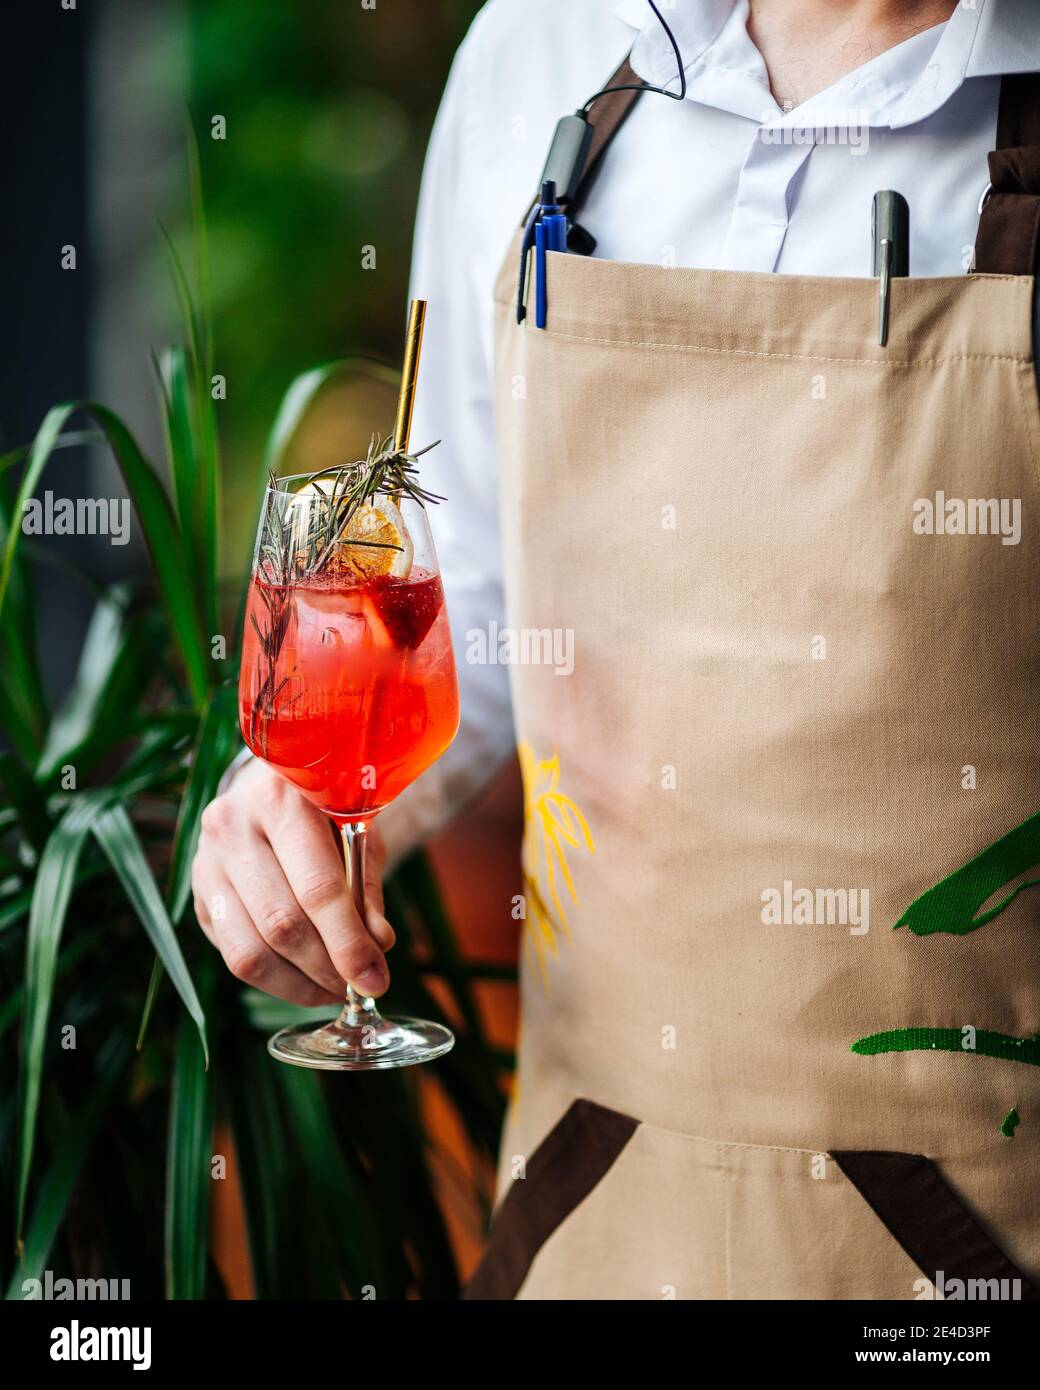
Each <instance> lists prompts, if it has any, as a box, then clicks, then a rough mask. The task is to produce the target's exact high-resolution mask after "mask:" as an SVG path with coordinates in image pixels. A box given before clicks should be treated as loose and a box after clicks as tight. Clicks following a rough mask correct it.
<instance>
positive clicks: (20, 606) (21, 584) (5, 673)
mask: <svg viewBox="0 0 1040 1390" xmlns="http://www.w3.org/2000/svg"><path fill="white" fill-rule="evenodd" d="M6 494H7V489H6V486H3V487H0V550H3V549H5V548H6V545H7V542H8V539H9V538H10V536H11V534H12V532H17V531H20V530H21V527H20V526H14V525H12V521H11V518H12V516H13V515H17V513H16V512H15V510H14V508H13V507H11V506H9V504H8V498H7V495H6ZM36 636H37V625H36V618H35V604H34V602H33V589H32V584H31V583H30V581H29V578H28V575H27V574H26V572H25V568H24V565H23V564H22V563H20V562H19V561H17V560H16V561H15V562H13V563H12V566H11V572H10V578H9V580H8V598H7V603H6V604H5V605H4V607H3V609H2V611H0V719H2V720H3V728H4V729H5V731H6V732H7V735H8V737H9V738H10V740H11V742H12V743H13V744H14V747H15V748H16V749H17V750H18V752H19V753H20V754H21V756H22V757H23V758H24V759H25V761H26V762H29V763H31V762H32V761H33V759H34V757H35V754H36V752H37V751H38V749H39V746H40V742H41V740H42V738H43V731H44V727H45V724H46V711H47V701H46V698H45V695H44V690H43V682H42V680H41V679H40V670H39V664H38V661H37V652H36Z"/></svg>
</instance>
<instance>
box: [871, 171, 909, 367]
mask: <svg viewBox="0 0 1040 1390" xmlns="http://www.w3.org/2000/svg"><path fill="white" fill-rule="evenodd" d="M871 237H872V241H873V259H874V265H873V274H874V275H876V276H878V277H879V278H880V281H881V285H880V288H879V290H878V342H879V343H880V344H881V346H882V347H884V346H885V344H886V343H887V342H888V319H889V314H890V312H891V303H892V280H893V279H894V278H895V277H897V276H898V277H899V278H901V279H905V278H906V277H907V276H908V275H909V274H910V207H909V205H908V203H907V201H906V199H905V198H904V197H903V195H902V194H901V193H896V192H894V191H893V190H892V189H885V190H883V191H882V192H880V193H875V194H874V202H873V206H872V207H871Z"/></svg>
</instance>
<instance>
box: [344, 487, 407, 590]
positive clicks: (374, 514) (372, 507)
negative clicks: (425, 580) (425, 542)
mask: <svg viewBox="0 0 1040 1390" xmlns="http://www.w3.org/2000/svg"><path fill="white" fill-rule="evenodd" d="M359 541H360V542H361V544H356V542H359ZM352 542H355V544H352ZM336 552H337V553H336V556H335V559H336V560H337V561H345V562H346V563H348V564H349V565H350V566H351V568H352V569H354V570H355V571H356V572H357V573H358V574H359V575H361V576H362V577H363V578H365V579H372V578H374V577H375V576H376V575H378V574H388V575H390V576H392V577H393V578H394V579H406V578H407V577H408V575H409V573H410V572H411V568H412V558H413V555H414V547H413V546H412V538H411V536H410V535H409V534H408V527H407V526H406V525H405V524H404V517H403V516H402V515H401V511H400V508H399V507H397V506H396V505H395V504H394V503H393V502H391V501H390V498H389V497H373V499H372V500H371V502H366V503H365V505H364V506H363V507H359V508H358V509H357V511H356V512H355V513H354V515H353V516H352V517H351V518H350V521H349V522H348V523H347V529H346V531H345V532H344V533H343V536H342V538H341V539H340V541H339V542H338V544H337V546H336Z"/></svg>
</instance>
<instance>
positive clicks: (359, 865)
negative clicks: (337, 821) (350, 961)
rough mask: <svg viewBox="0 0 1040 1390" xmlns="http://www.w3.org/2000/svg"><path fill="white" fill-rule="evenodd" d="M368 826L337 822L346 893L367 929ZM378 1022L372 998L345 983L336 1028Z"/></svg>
mask: <svg viewBox="0 0 1040 1390" xmlns="http://www.w3.org/2000/svg"><path fill="white" fill-rule="evenodd" d="M367 832H368V826H367V824H366V823H365V822H364V821H351V822H348V823H347V824H346V825H341V826H340V828H339V833H340V835H341V836H342V837H343V863H344V866H345V868H346V873H347V892H348V893H349V894H350V896H351V898H352V900H353V903H354V907H355V908H356V909H357V914H358V916H359V917H360V918H361V923H362V925H363V926H364V927H365V928H366V930H367V918H366V916H365V846H366V843H367V840H368V834H367ZM378 1021H379V1010H378V1009H377V1008H376V1005H375V1000H374V999H369V998H368V997H367V996H366V995H363V994H358V992H357V990H356V989H355V988H354V986H353V985H352V984H349V983H348V984H347V1002H346V1004H344V1006H343V1009H342V1010H341V1012H340V1015H339V1018H338V1019H337V1020H336V1022H337V1024H338V1026H339V1027H340V1028H364V1027H366V1026H371V1025H372V1024H374V1023H378Z"/></svg>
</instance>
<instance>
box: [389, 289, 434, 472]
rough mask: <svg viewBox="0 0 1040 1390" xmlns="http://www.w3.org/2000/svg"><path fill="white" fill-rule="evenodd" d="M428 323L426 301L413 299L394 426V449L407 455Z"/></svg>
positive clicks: (409, 314) (409, 313)
mask: <svg viewBox="0 0 1040 1390" xmlns="http://www.w3.org/2000/svg"><path fill="white" fill-rule="evenodd" d="M425 322H426V300H425V299H413V300H412V303H411V307H410V308H409V310H408V332H407V334H406V336H405V341H404V365H403V366H402V368H401V394H400V395H399V396H398V398H397V423H396V424H395V425H394V448H395V449H396V450H397V452H398V453H401V454H403V453H406V452H407V450H408V439H409V436H410V435H411V432H412V407H413V406H414V405H415V382H416V378H417V377H418V375H419V353H420V352H421V351H422V336H423V325H424V323H425Z"/></svg>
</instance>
